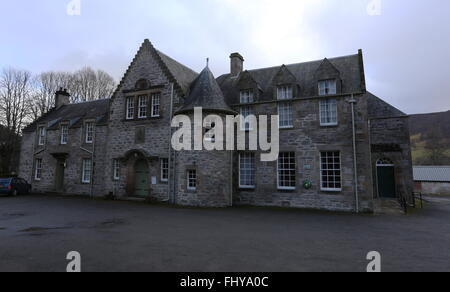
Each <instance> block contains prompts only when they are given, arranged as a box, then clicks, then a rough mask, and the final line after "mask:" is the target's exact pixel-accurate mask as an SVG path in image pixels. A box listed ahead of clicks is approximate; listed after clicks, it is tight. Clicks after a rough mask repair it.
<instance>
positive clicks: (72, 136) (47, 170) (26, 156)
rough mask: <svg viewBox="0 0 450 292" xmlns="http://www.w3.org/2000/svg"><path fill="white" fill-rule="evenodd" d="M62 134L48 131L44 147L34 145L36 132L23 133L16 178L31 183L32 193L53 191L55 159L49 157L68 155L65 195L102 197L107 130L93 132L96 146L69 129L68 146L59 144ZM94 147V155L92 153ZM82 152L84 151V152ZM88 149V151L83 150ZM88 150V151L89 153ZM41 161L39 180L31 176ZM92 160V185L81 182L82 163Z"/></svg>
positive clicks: (72, 129)
mask: <svg viewBox="0 0 450 292" xmlns="http://www.w3.org/2000/svg"><path fill="white" fill-rule="evenodd" d="M60 138H61V133H60V131H59V130H49V131H47V139H46V143H45V145H44V146H39V145H37V144H38V143H37V133H36V132H34V133H25V134H24V141H23V144H22V147H23V149H22V153H21V160H20V170H19V175H20V176H21V177H23V178H25V179H27V180H29V182H31V183H32V185H33V191H34V192H38V193H44V192H56V191H57V190H56V185H55V173H56V166H57V161H58V160H57V159H56V158H55V156H54V155H52V154H61V153H67V154H68V156H67V157H66V168H65V170H64V188H63V190H62V191H63V192H64V193H65V194H73V195H90V194H91V188H92V190H93V191H92V193H93V194H94V195H96V196H103V195H105V194H106V193H104V191H103V190H104V180H103V176H104V169H105V168H106V166H105V159H104V157H105V148H106V143H107V127H106V126H98V127H96V131H95V143H94V144H86V143H84V135H83V129H82V128H70V129H69V138H68V144H67V145H60ZM94 147H95V153H94V156H92V154H91V153H89V152H93V149H94ZM83 149H85V150H83ZM86 150H87V151H86ZM88 151H89V152H88ZM38 158H39V159H42V163H43V165H42V179H41V180H36V179H35V177H34V170H35V166H34V163H35V159H38ZM84 158H86V159H88V158H91V159H92V158H93V161H94V172H93V184H84V183H82V182H81V172H82V161H83V159H84Z"/></svg>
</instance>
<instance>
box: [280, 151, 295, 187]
mask: <svg viewBox="0 0 450 292" xmlns="http://www.w3.org/2000/svg"><path fill="white" fill-rule="evenodd" d="M296 171H297V169H296V159H295V153H293V152H290V153H280V157H279V158H278V187H279V188H283V189H295V187H296Z"/></svg>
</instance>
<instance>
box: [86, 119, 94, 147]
mask: <svg viewBox="0 0 450 292" xmlns="http://www.w3.org/2000/svg"><path fill="white" fill-rule="evenodd" d="M85 128H86V139H85V142H86V143H87V144H92V143H93V142H94V123H93V122H87V123H86V124H85Z"/></svg>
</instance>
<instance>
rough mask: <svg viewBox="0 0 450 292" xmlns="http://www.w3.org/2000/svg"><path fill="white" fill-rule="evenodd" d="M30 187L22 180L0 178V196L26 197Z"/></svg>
mask: <svg viewBox="0 0 450 292" xmlns="http://www.w3.org/2000/svg"><path fill="white" fill-rule="evenodd" d="M30 192H31V185H30V184H29V183H28V182H27V181H26V180H24V179H22V178H17V177H16V178H0V194H3V195H9V196H17V195H28V194H30Z"/></svg>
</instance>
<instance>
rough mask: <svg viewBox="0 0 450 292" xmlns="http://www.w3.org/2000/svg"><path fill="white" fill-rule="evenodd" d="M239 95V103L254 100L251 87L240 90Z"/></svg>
mask: <svg viewBox="0 0 450 292" xmlns="http://www.w3.org/2000/svg"><path fill="white" fill-rule="evenodd" d="M240 95H241V103H252V102H255V99H254V97H253V90H252V89H247V90H241V92H240Z"/></svg>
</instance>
